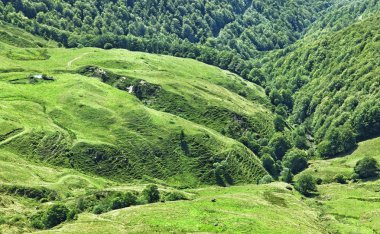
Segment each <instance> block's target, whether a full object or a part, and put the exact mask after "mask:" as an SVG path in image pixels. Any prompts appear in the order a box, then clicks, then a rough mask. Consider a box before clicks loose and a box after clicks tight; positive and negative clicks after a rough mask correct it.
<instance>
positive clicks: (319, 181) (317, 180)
mask: <svg viewBox="0 0 380 234" xmlns="http://www.w3.org/2000/svg"><path fill="white" fill-rule="evenodd" d="M315 183H316V184H317V185H321V184H322V183H323V180H322V179H321V178H317V179H315Z"/></svg>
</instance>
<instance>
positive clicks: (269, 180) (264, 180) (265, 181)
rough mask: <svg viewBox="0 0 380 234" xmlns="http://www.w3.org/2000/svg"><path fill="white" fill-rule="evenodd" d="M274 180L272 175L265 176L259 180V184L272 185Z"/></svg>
mask: <svg viewBox="0 0 380 234" xmlns="http://www.w3.org/2000/svg"><path fill="white" fill-rule="evenodd" d="M273 181H274V180H273V178H272V176H270V175H265V176H263V178H261V179H260V180H259V184H269V183H272V182H273Z"/></svg>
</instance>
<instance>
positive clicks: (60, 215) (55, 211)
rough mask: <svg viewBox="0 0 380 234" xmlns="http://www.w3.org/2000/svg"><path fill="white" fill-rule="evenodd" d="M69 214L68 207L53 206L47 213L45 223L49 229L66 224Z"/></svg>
mask: <svg viewBox="0 0 380 234" xmlns="http://www.w3.org/2000/svg"><path fill="white" fill-rule="evenodd" d="M68 214H69V209H67V207H66V206H64V205H60V204H56V205H53V206H51V207H50V208H49V209H48V210H47V211H46V213H45V217H44V223H45V226H46V227H47V228H52V227H54V226H57V225H58V224H60V223H62V222H65V221H66V219H67V217H68Z"/></svg>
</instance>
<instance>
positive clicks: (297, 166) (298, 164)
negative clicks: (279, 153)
mask: <svg viewBox="0 0 380 234" xmlns="http://www.w3.org/2000/svg"><path fill="white" fill-rule="evenodd" d="M282 164H283V166H284V167H287V168H289V169H290V170H291V172H292V173H293V174H297V173H299V172H301V171H303V170H304V169H305V168H307V154H306V152H305V151H303V150H300V149H292V150H289V151H288V152H287V153H286V154H285V156H284V159H283V163H282Z"/></svg>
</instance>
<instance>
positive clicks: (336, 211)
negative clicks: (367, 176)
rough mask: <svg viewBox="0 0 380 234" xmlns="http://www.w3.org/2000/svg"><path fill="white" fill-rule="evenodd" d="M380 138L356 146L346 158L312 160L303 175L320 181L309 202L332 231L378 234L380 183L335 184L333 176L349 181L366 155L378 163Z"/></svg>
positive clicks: (379, 227) (372, 181)
mask: <svg viewBox="0 0 380 234" xmlns="http://www.w3.org/2000/svg"><path fill="white" fill-rule="evenodd" d="M379 144H380V138H374V139H372V140H368V141H364V142H361V143H359V146H358V148H357V149H356V150H355V151H353V152H352V153H350V154H348V155H344V156H342V157H339V158H335V159H329V160H314V161H311V165H310V167H309V168H308V169H307V170H305V171H304V172H302V174H310V175H312V176H313V177H314V178H321V179H322V181H323V182H322V185H321V186H319V187H318V191H319V197H317V198H315V199H313V200H315V202H314V201H313V202H310V204H312V206H313V207H315V208H318V209H320V210H321V220H322V221H323V223H324V224H325V226H326V227H327V228H328V229H329V230H331V232H340V233H351V232H357V233H377V232H379V231H380V225H379V224H380V220H379V217H380V216H379V214H380V204H379V199H380V196H379V192H380V190H379V188H380V181H379V180H378V179H377V180H376V179H374V180H369V181H363V182H360V183H352V182H349V183H348V184H338V183H336V182H335V177H336V175H339V174H340V175H343V176H344V178H345V179H346V180H348V179H349V178H351V176H352V174H353V172H354V171H353V168H354V166H355V164H356V162H357V161H359V160H360V159H363V158H364V157H366V156H371V157H374V158H375V159H376V160H377V161H378V162H379V161H380V148H379Z"/></svg>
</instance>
